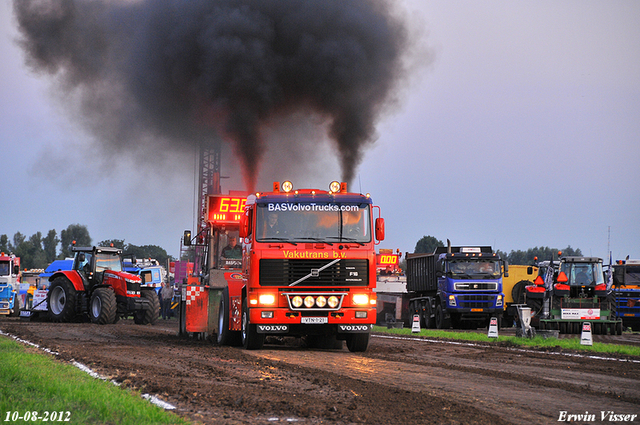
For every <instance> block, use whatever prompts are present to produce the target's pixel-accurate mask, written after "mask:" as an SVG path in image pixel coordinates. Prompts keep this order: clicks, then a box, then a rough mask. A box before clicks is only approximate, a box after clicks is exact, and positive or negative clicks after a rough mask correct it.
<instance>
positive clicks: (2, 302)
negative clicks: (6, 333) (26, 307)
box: [0, 252, 20, 316]
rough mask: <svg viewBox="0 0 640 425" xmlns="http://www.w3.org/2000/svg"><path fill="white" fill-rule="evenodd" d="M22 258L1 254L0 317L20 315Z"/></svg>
mask: <svg viewBox="0 0 640 425" xmlns="http://www.w3.org/2000/svg"><path fill="white" fill-rule="evenodd" d="M19 285H20V257H16V256H15V255H13V254H5V253H4V252H2V253H0V315H9V316H18V315H19V314H20V299H19V297H18V290H19Z"/></svg>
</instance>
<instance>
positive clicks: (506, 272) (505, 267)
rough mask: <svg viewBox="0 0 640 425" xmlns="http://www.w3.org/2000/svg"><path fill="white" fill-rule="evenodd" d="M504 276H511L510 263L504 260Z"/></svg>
mask: <svg viewBox="0 0 640 425" xmlns="http://www.w3.org/2000/svg"><path fill="white" fill-rule="evenodd" d="M503 276H504V277H509V263H507V262H506V261H505V262H504V273H503Z"/></svg>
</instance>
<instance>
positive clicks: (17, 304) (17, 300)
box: [11, 294, 20, 317]
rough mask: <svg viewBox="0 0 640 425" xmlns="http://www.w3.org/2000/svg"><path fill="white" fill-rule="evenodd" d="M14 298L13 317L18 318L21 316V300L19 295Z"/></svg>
mask: <svg viewBox="0 0 640 425" xmlns="http://www.w3.org/2000/svg"><path fill="white" fill-rule="evenodd" d="M13 298H14V299H13V310H11V317H18V316H20V298H18V294H16V295H15V296H14V297H13Z"/></svg>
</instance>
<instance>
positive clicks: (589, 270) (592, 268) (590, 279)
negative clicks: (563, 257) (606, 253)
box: [560, 262, 604, 286]
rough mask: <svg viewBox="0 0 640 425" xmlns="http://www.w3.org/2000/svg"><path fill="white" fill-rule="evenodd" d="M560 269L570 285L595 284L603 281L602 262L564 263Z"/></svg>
mask: <svg viewBox="0 0 640 425" xmlns="http://www.w3.org/2000/svg"><path fill="white" fill-rule="evenodd" d="M560 271H561V272H564V273H565V274H566V275H567V278H568V279H569V281H568V282H567V283H568V284H569V285H571V286H596V285H600V284H602V283H604V274H603V273H602V263H565V262H563V263H562V264H561V265H560Z"/></svg>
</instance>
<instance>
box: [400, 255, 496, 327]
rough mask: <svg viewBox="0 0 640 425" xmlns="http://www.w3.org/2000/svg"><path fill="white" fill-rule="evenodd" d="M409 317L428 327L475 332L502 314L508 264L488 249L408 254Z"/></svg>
mask: <svg viewBox="0 0 640 425" xmlns="http://www.w3.org/2000/svg"><path fill="white" fill-rule="evenodd" d="M406 261H407V270H406V275H407V292H408V294H407V297H409V312H410V316H413V315H414V314H418V315H419V317H420V322H421V325H422V326H424V327H426V328H434V327H435V328H438V329H449V328H450V327H451V326H453V327H454V328H455V329H475V328H478V327H486V326H488V325H489V321H490V319H491V318H492V317H496V318H497V320H498V326H500V324H501V321H502V315H503V313H504V294H503V293H502V276H503V269H504V275H505V276H508V265H507V263H506V261H504V260H502V259H501V258H500V256H499V255H498V254H497V253H494V252H493V250H492V249H491V247H490V246H457V247H452V246H451V245H450V243H448V244H447V246H446V247H437V248H436V250H435V252H434V253H432V254H411V253H407V254H406Z"/></svg>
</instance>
